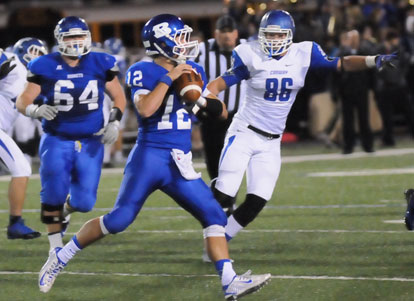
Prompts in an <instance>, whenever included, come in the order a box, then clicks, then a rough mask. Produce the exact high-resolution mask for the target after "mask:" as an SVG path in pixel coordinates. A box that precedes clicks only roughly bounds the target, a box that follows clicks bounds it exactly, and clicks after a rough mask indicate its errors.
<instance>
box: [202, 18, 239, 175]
mask: <svg viewBox="0 0 414 301" xmlns="http://www.w3.org/2000/svg"><path fill="white" fill-rule="evenodd" d="M238 36H239V33H238V30H237V25H236V21H235V20H234V19H233V18H232V17H231V16H229V15H224V16H222V17H220V18H219V19H218V20H217V22H216V29H215V31H214V39H209V40H207V41H205V42H203V43H200V52H199V55H198V57H197V58H196V60H195V61H196V63H198V64H200V65H201V66H203V68H204V70H205V72H206V76H207V82H209V81H210V80H213V79H215V78H216V77H219V76H220V75H222V74H223V73H224V72H225V71H226V70H228V69H230V67H231V54H232V51H233V49H234V48H235V47H236V46H237V45H238V44H240V42H242V43H243V42H245V40H241V41H240V40H239V39H238ZM245 90H246V88H245V82H244V81H242V82H241V83H240V84H237V85H234V86H232V87H230V89H227V90H225V91H223V92H221V93H220V94H219V95H218V97H219V98H220V99H221V100H223V101H224V103H225V104H226V107H227V110H228V112H229V115H228V118H227V119H226V120H218V119H214V120H213V119H210V118H208V117H205V118H203V119H201V139H202V140H203V144H204V151H205V155H206V164H207V171H208V174H209V176H210V179H212V180H213V179H215V178H217V176H218V166H219V159H220V153H221V150H222V148H223V145H224V138H225V136H226V131H227V128H228V127H229V126H230V123H231V121H232V120H233V116H234V114H235V113H236V112H237V109H238V108H239V106H240V100H241V99H244V94H245Z"/></svg>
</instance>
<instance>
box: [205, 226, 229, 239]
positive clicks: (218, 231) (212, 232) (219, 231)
mask: <svg viewBox="0 0 414 301" xmlns="http://www.w3.org/2000/svg"><path fill="white" fill-rule="evenodd" d="M225 234H226V230H225V229H224V227H223V226H221V225H211V226H208V227H206V228H204V229H203V237H204V238H207V237H225Z"/></svg>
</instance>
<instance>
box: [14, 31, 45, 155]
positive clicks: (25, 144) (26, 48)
mask: <svg viewBox="0 0 414 301" xmlns="http://www.w3.org/2000/svg"><path fill="white" fill-rule="evenodd" d="M12 51H13V53H14V54H16V55H17V57H18V58H19V60H20V62H21V63H22V64H23V65H24V66H25V67H26V68H27V64H28V63H29V62H30V61H31V60H32V59H35V58H37V57H38V56H40V55H44V54H47V53H48V51H47V46H46V44H45V43H44V42H43V41H42V40H39V39H36V38H32V37H27V38H22V39H20V40H18V41H17V42H16V43H15V44H14V46H13V48H12ZM26 77H27V74H25V76H24V81H26ZM42 102H43V96H39V97H38V98H37V99H36V100H35V103H42ZM36 131H38V133H39V136H41V135H42V133H43V130H42V124H41V122H40V121H39V120H38V119H33V118H30V117H27V116H25V115H23V114H18V116H17V118H16V121H15V123H14V126H13V136H14V138H15V140H16V143H17V145H18V146H19V147H20V148H21V150H22V151H23V153H24V155H25V157H26V159H27V160H28V161H29V163H31V162H32V156H34V155H35V154H36V152H37V148H38V142H39V141H38V139H36Z"/></svg>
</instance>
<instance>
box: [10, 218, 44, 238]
mask: <svg viewBox="0 0 414 301" xmlns="http://www.w3.org/2000/svg"><path fill="white" fill-rule="evenodd" d="M39 236H40V233H39V232H37V231H34V230H33V229H31V228H29V227H28V226H26V225H25V224H24V219H19V220H18V221H17V222H15V223H14V224H12V225H9V226H8V227H7V238H8V239H18V238H20V239H33V238H37V237H39Z"/></svg>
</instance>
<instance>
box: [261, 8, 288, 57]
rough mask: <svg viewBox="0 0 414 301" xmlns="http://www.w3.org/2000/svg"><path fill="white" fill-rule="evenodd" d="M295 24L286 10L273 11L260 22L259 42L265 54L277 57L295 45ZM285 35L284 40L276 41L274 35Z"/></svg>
mask: <svg viewBox="0 0 414 301" xmlns="http://www.w3.org/2000/svg"><path fill="white" fill-rule="evenodd" d="M294 33H295V22H294V21H293V18H292V16H291V15H290V14H289V13H288V12H287V11H284V10H271V11H269V12H267V13H266V14H265V15H264V16H263V17H262V20H261V21H260V28H259V42H260V44H261V46H262V50H263V51H264V53H266V54H268V55H269V56H275V55H280V54H283V53H285V52H286V51H287V50H288V48H289V47H290V45H292V43H293V35H294ZM274 34H283V35H284V38H282V39H274V38H272V35H274Z"/></svg>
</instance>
